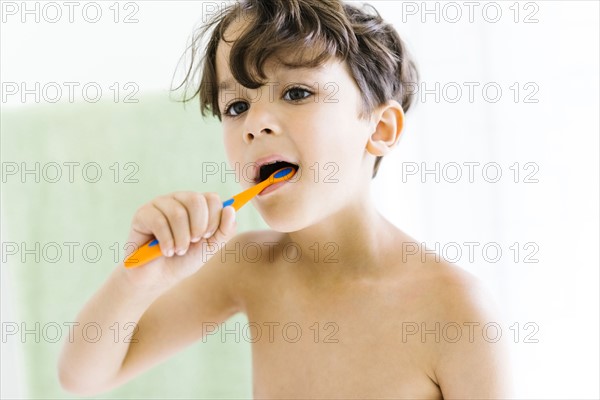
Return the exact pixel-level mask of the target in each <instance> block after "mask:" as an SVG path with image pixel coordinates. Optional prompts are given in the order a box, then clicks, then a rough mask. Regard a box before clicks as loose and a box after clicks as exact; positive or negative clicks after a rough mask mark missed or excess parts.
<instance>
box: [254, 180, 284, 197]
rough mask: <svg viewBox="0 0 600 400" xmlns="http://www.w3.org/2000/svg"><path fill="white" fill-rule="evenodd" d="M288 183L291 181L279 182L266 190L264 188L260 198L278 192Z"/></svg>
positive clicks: (259, 195)
mask: <svg viewBox="0 0 600 400" xmlns="http://www.w3.org/2000/svg"><path fill="white" fill-rule="evenodd" d="M286 183H289V181H283V182H277V183H275V184H273V185H271V186H268V187H266V188H264V189H263V190H262V191H261V192H260V193H259V194H258V197H263V196H266V195H268V194H269V193H271V192H274V191H275V190H277V189H278V188H280V187H281V186H283V185H285V184H286Z"/></svg>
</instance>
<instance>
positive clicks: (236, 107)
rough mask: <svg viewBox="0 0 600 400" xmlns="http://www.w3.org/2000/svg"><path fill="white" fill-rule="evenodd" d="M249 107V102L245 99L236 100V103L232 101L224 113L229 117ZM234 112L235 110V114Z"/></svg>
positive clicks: (235, 115)
mask: <svg viewBox="0 0 600 400" xmlns="http://www.w3.org/2000/svg"><path fill="white" fill-rule="evenodd" d="M247 109H248V103H246V102H245V101H236V102H235V103H231V104H230V105H229V106H227V107H226V108H225V112H224V113H223V115H225V116H228V117H237V116H238V115H240V114H241V113H243V112H244V111H246V110H247ZM232 112H235V114H233V113H232Z"/></svg>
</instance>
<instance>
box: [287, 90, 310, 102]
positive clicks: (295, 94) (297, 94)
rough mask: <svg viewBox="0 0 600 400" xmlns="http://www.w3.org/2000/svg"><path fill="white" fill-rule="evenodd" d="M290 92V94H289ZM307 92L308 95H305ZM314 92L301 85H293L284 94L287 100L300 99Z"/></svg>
mask: <svg viewBox="0 0 600 400" xmlns="http://www.w3.org/2000/svg"><path fill="white" fill-rule="evenodd" d="M288 94H289V96H288ZM304 94H306V95H304ZM312 94H313V93H312V92H311V91H309V90H306V89H304V88H301V87H293V88H290V89H288V90H287V91H286V92H285V95H284V96H283V97H284V99H286V100H291V101H298V100H302V99H305V98H307V97H309V96H311V95H312Z"/></svg>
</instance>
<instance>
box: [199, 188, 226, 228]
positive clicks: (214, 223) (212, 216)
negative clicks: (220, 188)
mask: <svg viewBox="0 0 600 400" xmlns="http://www.w3.org/2000/svg"><path fill="white" fill-rule="evenodd" d="M204 197H205V198H206V202H207V204H208V226H207V227H206V230H205V231H204V232H203V235H202V237H203V238H205V239H206V238H209V237H211V236H212V235H214V233H215V232H216V231H217V229H219V225H220V223H221V210H223V203H222V202H221V198H220V197H219V195H218V194H216V193H205V194H204Z"/></svg>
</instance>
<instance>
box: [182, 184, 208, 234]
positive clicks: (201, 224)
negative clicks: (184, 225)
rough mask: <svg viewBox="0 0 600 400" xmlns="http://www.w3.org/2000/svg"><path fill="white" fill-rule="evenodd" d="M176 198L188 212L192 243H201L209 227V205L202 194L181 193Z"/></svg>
mask: <svg viewBox="0 0 600 400" xmlns="http://www.w3.org/2000/svg"><path fill="white" fill-rule="evenodd" d="M175 198H176V199H177V200H178V201H179V202H180V203H182V204H183V205H184V207H185V208H186V210H187V212H188V216H189V223H190V235H191V242H192V243H196V242H199V241H200V239H201V238H202V235H203V234H204V232H206V229H207V227H208V203H207V201H206V198H205V197H204V195H203V194H202V193H197V192H180V193H176V194H175Z"/></svg>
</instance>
